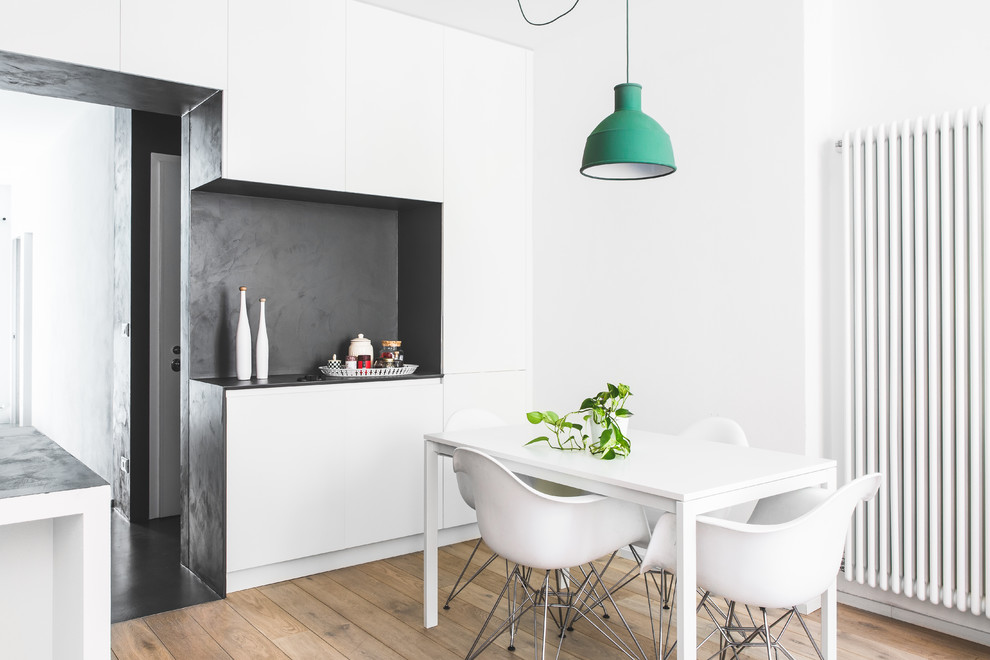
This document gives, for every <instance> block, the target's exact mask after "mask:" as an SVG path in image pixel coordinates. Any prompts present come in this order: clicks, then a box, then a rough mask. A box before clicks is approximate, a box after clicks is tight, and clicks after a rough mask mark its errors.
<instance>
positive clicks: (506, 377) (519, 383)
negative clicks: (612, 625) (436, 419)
mask: <svg viewBox="0 0 990 660" xmlns="http://www.w3.org/2000/svg"><path fill="white" fill-rule="evenodd" d="M530 398H531V397H530V394H529V381H528V378H527V377H526V372H525V371H502V372H496V373H485V374H459V375H458V374H455V375H450V376H445V377H444V379H443V419H444V424H445V425H446V423H447V420H448V419H450V416H451V415H453V414H454V413H455V412H457V411H458V410H462V409H464V408H483V409H485V410H490V411H492V412H493V413H495V414H496V415H498V416H499V417H501V418H502V421H504V422H505V423H506V424H523V423H525V414H526V412H527V411H528V410H529V401H530ZM533 429H534V431H539V429H537V428H536V427H533ZM538 435H540V434H539V433H533V437H534V438H535V437H537V436H538ZM440 475H441V480H442V483H443V491H442V495H441V497H440V526H441V527H457V526H458V525H466V524H468V523H473V522H476V521H477V516H476V515H475V513H474V509H472V508H471V507H469V506H468V505H467V504H465V503H464V499H463V498H462V497H461V493H460V491H459V490H458V489H457V476H456V475H455V474H454V466H453V464H452V462H451V459H450V458H448V457H444V459H443V467H442V469H441V471H440Z"/></svg>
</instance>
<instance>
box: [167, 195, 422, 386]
mask: <svg viewBox="0 0 990 660" xmlns="http://www.w3.org/2000/svg"><path fill="white" fill-rule="evenodd" d="M354 199H357V200H360V198H358V197H355V198H354ZM388 205H389V206H393V208H379V207H375V206H351V205H344V204H338V203H323V202H313V201H299V200H286V199H273V198H268V197H256V196H247V195H242V194H226V193H217V192H193V193H192V213H191V231H190V248H189V296H190V298H189V319H190V321H189V323H190V333H189V334H190V337H189V341H190V346H189V350H188V352H187V356H188V359H189V360H190V362H189V368H190V377H192V378H223V377H231V376H234V375H236V374H235V360H234V333H235V331H236V328H237V317H238V313H239V311H240V294H239V291H238V289H239V287H241V286H246V287H247V303H248V319H249V322H250V325H251V337H252V343H253V342H255V341H257V336H258V318H259V310H260V306H259V302H258V299H259V298H265V299H266V301H267V302H266V310H265V316H266V325H267V329H268V339H269V346H270V348H269V353H270V358H269V360H270V363H269V364H270V366H269V371H270V373H271V374H272V375H286V374H315V373H317V371H316V367H317V365H320V364H325V363H326V360H327V358H329V357H330V355H331V354H333V353H336V354H337V355H338V357H342V356H344V355H346V354H347V346H348V343H349V341H350V339H351V338H352V337H356V336H357V334H358V333H359V332H360V333H363V334H364V335H365V336H366V337H368V338H370V339H371V340H372V342H373V343H374V347H375V350H376V351H378V350H379V349H380V346H381V341H382V340H384V339H400V340H403V347H404V348H405V349H406V356H407V358H406V359H407V361H408V362H411V363H414V364H420V365H421V366H420V369H419V371H418V373H439V371H440V351H439V346H440V315H439V300H440V264H439V259H438V257H439V239H440V222H441V218H440V215H441V214H440V205H439V204H422V203H420V204H416V205H415V206H414V207H413V206H410V207H408V208H406V207H404V206H403V205H402V204H388ZM400 223H403V230H402V231H400ZM424 235H428V236H430V237H431V239H432V240H431V241H430V242H431V243H432V242H433V241H436V243H437V248H436V251H430V250H423V249H422V243H421V240H422V238H423V237H424ZM403 237H405V238H403ZM416 243H419V244H418V245H416ZM400 259H401V260H402V263H403V268H402V270H401V271H400V267H399V263H400ZM400 272H402V273H410V272H415V273H417V277H415V278H412V279H411V285H410V283H404V284H401V285H400ZM405 279H409V278H408V277H407V278H405ZM400 319H401V322H402V324H401V326H400ZM403 331H405V332H406V333H407V334H409V336H410V339H413V338H414V341H410V339H405V338H404V337H403ZM417 360H418V361H417Z"/></svg>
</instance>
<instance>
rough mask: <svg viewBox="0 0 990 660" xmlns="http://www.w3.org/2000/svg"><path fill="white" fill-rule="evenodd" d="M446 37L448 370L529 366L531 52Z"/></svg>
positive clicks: (458, 35)
mask: <svg viewBox="0 0 990 660" xmlns="http://www.w3.org/2000/svg"><path fill="white" fill-rule="evenodd" d="M445 34H446V41H445V46H444V140H443V143H444V212H443V371H444V373H445V374H455V373H466V372H476V371H512V370H520V369H524V368H525V365H526V350H527V349H526V347H527V342H528V336H527V332H526V327H527V309H528V303H527V282H528V269H529V257H528V252H529V249H528V247H529V226H530V222H529V216H530V204H529V185H528V181H529V178H530V172H529V170H530V154H529V138H528V128H529V95H528V90H529V66H530V65H529V58H528V56H527V51H525V50H523V49H521V48H518V47H516V46H510V45H507V44H503V43H499V42H495V41H492V40H490V39H485V38H483V37H478V36H475V35H471V34H467V33H465V32H461V31H459V30H453V29H447V30H446V32H445ZM479 346H481V347H484V350H478V347H479Z"/></svg>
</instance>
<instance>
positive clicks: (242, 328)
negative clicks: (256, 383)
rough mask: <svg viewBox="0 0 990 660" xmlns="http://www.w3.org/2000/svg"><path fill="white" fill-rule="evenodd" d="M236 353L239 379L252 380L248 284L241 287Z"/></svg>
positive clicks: (235, 342)
mask: <svg viewBox="0 0 990 660" xmlns="http://www.w3.org/2000/svg"><path fill="white" fill-rule="evenodd" d="M234 353H235V354H236V362H237V380H251V326H250V325H249V324H248V315H247V287H246V286H242V287H241V313H240V315H239V316H238V317H237V333H236V334H235V335H234Z"/></svg>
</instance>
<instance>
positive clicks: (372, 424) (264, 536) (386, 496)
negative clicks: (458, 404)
mask: <svg viewBox="0 0 990 660" xmlns="http://www.w3.org/2000/svg"><path fill="white" fill-rule="evenodd" d="M226 396H227V402H226V406H227V407H226V455H227V569H226V570H227V573H228V574H230V573H233V572H236V571H241V570H245V569H250V568H256V567H261V566H265V565H270V564H276V563H278V562H287V561H291V560H295V559H299V558H304V557H310V556H314V555H320V554H323V553H328V552H334V551H336V550H341V549H344V548H353V547H357V546H362V545H366V544H369V543H375V542H378V541H385V540H389V539H395V538H401V537H403V536H409V535H411V534H417V533H421V532H422V531H423V434H424V433H427V432H429V431H431V430H436V429H438V428H440V427H441V425H442V417H443V414H442V401H443V399H442V397H443V395H442V386H441V384H440V381H439V380H417V381H402V382H379V383H360V384H335V385H306V386H296V387H292V386H290V387H272V388H262V389H248V390H236V389H234V390H228V391H227V395H226Z"/></svg>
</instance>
